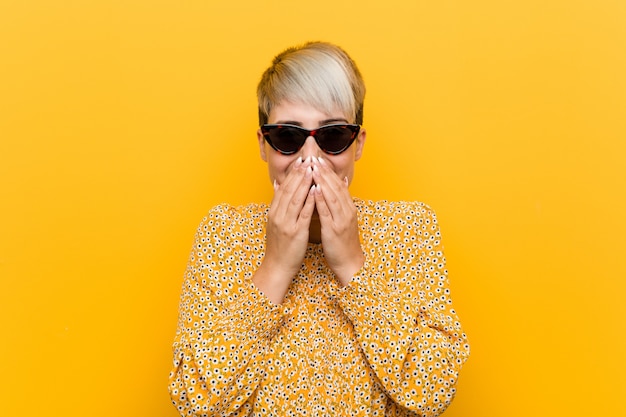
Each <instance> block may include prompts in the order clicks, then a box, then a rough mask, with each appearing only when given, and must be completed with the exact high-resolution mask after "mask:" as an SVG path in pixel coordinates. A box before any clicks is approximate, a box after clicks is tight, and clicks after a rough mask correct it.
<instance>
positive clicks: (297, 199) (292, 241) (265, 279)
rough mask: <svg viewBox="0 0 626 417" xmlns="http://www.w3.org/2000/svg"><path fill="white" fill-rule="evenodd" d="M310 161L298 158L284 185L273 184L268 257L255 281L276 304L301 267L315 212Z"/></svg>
mask: <svg viewBox="0 0 626 417" xmlns="http://www.w3.org/2000/svg"><path fill="white" fill-rule="evenodd" d="M312 185H313V170H312V164H311V161H310V159H309V158H307V159H306V160H305V161H303V160H302V158H298V159H297V160H296V162H295V163H294V165H293V168H292V169H291V171H290V172H289V174H288V175H287V177H286V178H285V181H284V182H283V183H282V184H278V183H276V181H275V182H274V198H273V200H272V203H271V205H270V210H269V213H268V219H267V230H266V235H267V237H266V242H265V257H264V258H263V262H262V263H261V266H260V267H259V269H258V270H257V271H256V273H255V274H254V277H253V278H252V281H253V282H254V284H255V285H256V286H257V287H258V288H259V290H260V291H261V292H262V293H263V294H265V295H266V296H267V297H268V298H269V299H270V300H271V301H272V302H273V303H274V304H281V303H282V302H283V299H284V298H285V294H286V293H287V289H288V288H289V284H291V281H292V280H293V277H294V276H295V275H296V274H297V273H298V271H299V270H300V268H301V266H302V260H303V259H304V255H305V253H306V248H307V245H308V241H309V225H310V224H311V216H312V215H313V211H314V209H315V198H314V196H313V193H312V192H311V186H312Z"/></svg>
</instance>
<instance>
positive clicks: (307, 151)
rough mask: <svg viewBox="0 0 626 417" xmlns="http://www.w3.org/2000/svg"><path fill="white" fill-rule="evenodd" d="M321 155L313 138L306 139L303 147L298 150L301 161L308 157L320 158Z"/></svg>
mask: <svg viewBox="0 0 626 417" xmlns="http://www.w3.org/2000/svg"><path fill="white" fill-rule="evenodd" d="M321 154H322V150H321V149H320V147H319V146H317V142H316V141H315V138H314V137H313V136H309V137H308V138H306V141H305V142H304V145H303V146H302V148H301V149H300V156H302V159H303V160H304V159H306V158H307V157H309V156H311V157H313V156H315V157H318V156H322V155H321Z"/></svg>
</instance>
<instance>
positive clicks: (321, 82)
mask: <svg viewBox="0 0 626 417" xmlns="http://www.w3.org/2000/svg"><path fill="white" fill-rule="evenodd" d="M257 98H258V101H259V125H263V124H266V123H267V122H268V119H269V114H270V111H271V110H272V107H273V106H276V105H278V104H279V103H280V102H283V101H289V102H295V103H304V104H308V105H310V106H312V107H314V108H316V109H318V110H320V111H323V112H325V113H328V114H332V113H333V112H334V111H337V110H339V111H341V112H343V113H344V114H345V115H346V116H348V117H351V118H352V120H348V121H349V122H350V123H356V124H359V125H360V124H363V100H364V98H365V83H364V82H363V77H362V76H361V73H360V72H359V69H358V68H357V66H356V64H355V63H354V61H353V60H352V58H350V56H349V55H348V54H347V53H346V52H345V51H344V50H343V49H341V48H340V47H338V46H336V45H333V44H330V43H327V42H308V43H305V44H304V45H302V46H296V47H292V48H288V49H286V50H285V51H283V52H281V53H280V54H278V55H276V57H275V58H274V60H273V61H272V65H271V66H270V67H269V68H268V69H267V70H265V72H264V73H263V76H262V77H261V81H260V82H259V85H258V87H257Z"/></svg>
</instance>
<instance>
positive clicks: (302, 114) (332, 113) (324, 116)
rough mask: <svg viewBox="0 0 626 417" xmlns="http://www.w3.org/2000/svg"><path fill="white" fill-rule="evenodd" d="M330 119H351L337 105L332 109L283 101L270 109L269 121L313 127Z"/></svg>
mask: <svg viewBox="0 0 626 417" xmlns="http://www.w3.org/2000/svg"><path fill="white" fill-rule="evenodd" d="M329 121H346V122H347V121H349V119H348V117H347V116H346V114H345V113H344V112H343V111H341V110H340V109H339V108H337V107H336V106H335V108H331V109H328V110H326V109H319V108H317V107H314V106H312V105H310V104H306V103H301V102H291V101H281V102H280V103H278V104H277V105H276V106H274V107H273V108H272V109H271V110H270V114H269V120H268V122H269V123H286V122H291V123H293V122H297V123H296V124H300V125H303V126H305V125H312V126H313V127H316V126H319V125H320V124H323V123H327V122H329Z"/></svg>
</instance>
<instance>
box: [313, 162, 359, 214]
mask: <svg viewBox="0 0 626 417" xmlns="http://www.w3.org/2000/svg"><path fill="white" fill-rule="evenodd" d="M313 175H314V180H315V182H316V183H317V184H318V185H320V187H319V190H318V191H320V192H321V196H322V197H323V199H319V198H318V200H320V201H319V202H320V204H321V207H322V214H326V213H325V212H324V210H328V212H329V215H330V216H332V217H333V218H335V219H337V218H341V216H342V215H343V214H344V213H345V211H346V209H347V207H349V206H347V205H348V204H349V202H351V201H352V199H351V197H350V195H349V193H348V192H347V189H346V187H345V183H344V182H343V181H341V180H339V177H338V176H337V175H336V174H335V173H334V172H333V171H332V170H331V169H329V168H328V167H323V166H320V165H319V164H318V165H315V167H314V170H313ZM319 211H320V209H319V208H318V212H319Z"/></svg>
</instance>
